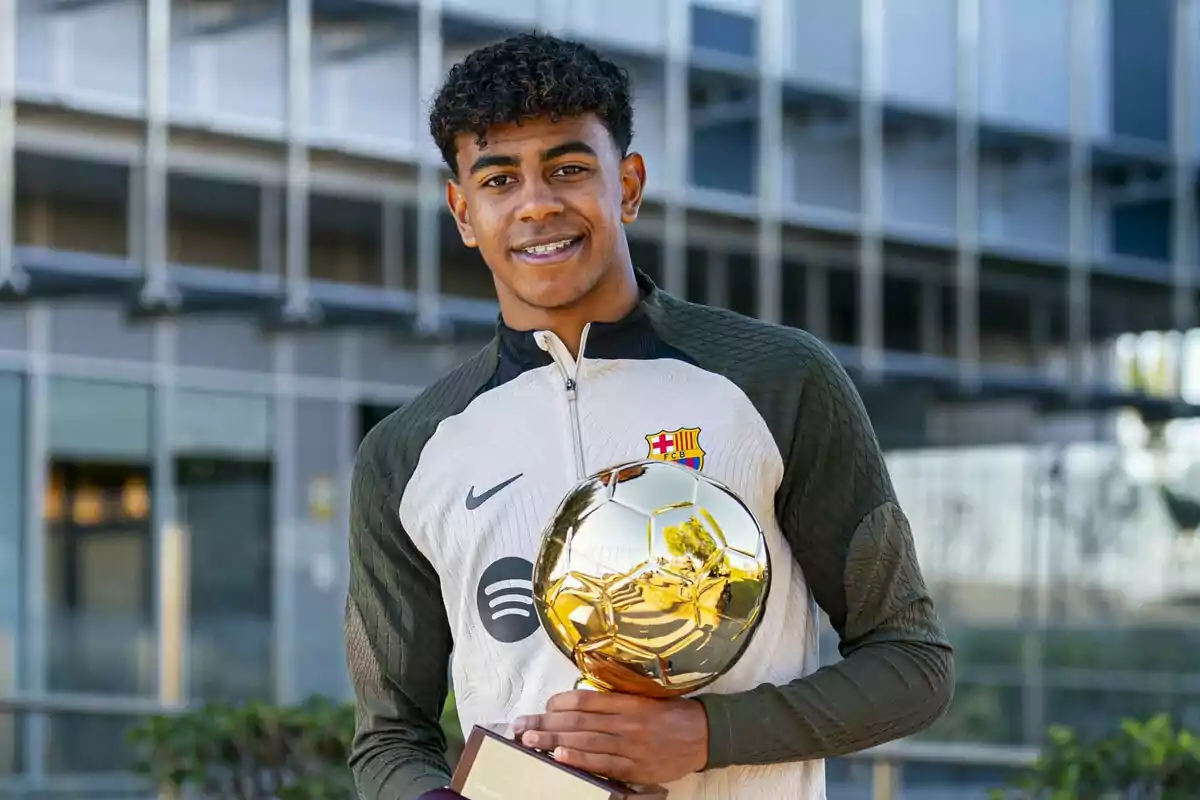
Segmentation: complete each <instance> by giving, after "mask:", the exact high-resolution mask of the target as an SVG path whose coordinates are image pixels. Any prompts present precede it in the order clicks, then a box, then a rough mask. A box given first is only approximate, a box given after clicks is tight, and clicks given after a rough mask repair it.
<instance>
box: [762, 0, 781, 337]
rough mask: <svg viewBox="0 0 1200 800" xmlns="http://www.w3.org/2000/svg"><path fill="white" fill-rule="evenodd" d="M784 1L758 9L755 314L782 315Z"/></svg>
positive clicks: (771, 0)
mask: <svg viewBox="0 0 1200 800" xmlns="http://www.w3.org/2000/svg"><path fill="white" fill-rule="evenodd" d="M786 21H787V6H786V0H762V1H761V2H760V3H759V12H758V43H759V44H758V51H759V52H758V57H759V67H760V68H759V74H758V181H757V183H758V214H759V220H758V280H757V281H756V288H757V294H758V298H757V299H758V302H757V315H758V317H759V318H760V319H764V320H767V321H768V322H779V321H780V320H781V319H782V318H783V230H782V228H783V70H784V58H785V55H786V54H785V52H784V49H785V47H786V36H787V30H786Z"/></svg>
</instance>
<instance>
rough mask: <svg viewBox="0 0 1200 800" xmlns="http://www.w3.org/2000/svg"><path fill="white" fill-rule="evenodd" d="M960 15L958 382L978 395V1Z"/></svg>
mask: <svg viewBox="0 0 1200 800" xmlns="http://www.w3.org/2000/svg"><path fill="white" fill-rule="evenodd" d="M957 17H958V54H957V55H958V58H957V62H958V104H957V105H958V113H957V115H956V119H955V121H956V125H957V135H956V137H955V138H956V146H957V157H956V159H955V161H956V165H955V166H956V169H955V174H956V201H957V217H958V220H957V222H958V225H957V227H958V237H957V238H958V247H957V258H958V262H957V265H956V270H955V272H956V277H957V281H956V283H957V289H958V291H957V296H956V300H957V305H958V309H957V311H958V313H957V317H956V319H957V336H956V339H957V343H958V348H957V356H958V367H959V380H960V382H961V384H962V386H963V388H965V389H967V390H971V391H973V390H975V389H977V388H978V387H979V69H978V65H979V0H958V14H957ZM937 300H938V305H939V306H940V305H941V303H940V300H941V298H940V297H939V298H937ZM939 334H940V331H939Z"/></svg>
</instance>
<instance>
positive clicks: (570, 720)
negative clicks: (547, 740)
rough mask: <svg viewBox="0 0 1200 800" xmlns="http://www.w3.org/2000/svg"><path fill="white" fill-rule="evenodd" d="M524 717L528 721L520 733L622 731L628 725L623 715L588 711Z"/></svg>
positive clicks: (556, 712) (552, 712) (549, 713)
mask: <svg viewBox="0 0 1200 800" xmlns="http://www.w3.org/2000/svg"><path fill="white" fill-rule="evenodd" d="M524 719H527V720H528V722H527V723H526V724H525V726H524V727H522V728H519V730H520V732H521V733H525V732H528V731H538V732H546V733H560V732H566V733H589V732H590V733H623V732H625V731H626V729H627V728H628V727H629V726H628V724H627V718H626V717H624V716H621V715H618V714H593V713H591V712H588V711H551V712H547V713H545V714H538V715H536V716H535V717H530V718H524Z"/></svg>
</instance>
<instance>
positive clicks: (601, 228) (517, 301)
mask: <svg viewBox="0 0 1200 800" xmlns="http://www.w3.org/2000/svg"><path fill="white" fill-rule="evenodd" d="M457 144H458V157H457V162H458V178H457V179H456V180H452V181H450V183H449V185H448V187H447V201H448V203H449V205H450V209H451V211H453V212H454V217H455V220H456V221H457V223H458V229H459V233H460V234H461V235H462V240H463V243H464V244H466V245H467V246H468V247H476V248H478V249H479V252H480V255H482V256H483V260H484V261H485V262H486V263H487V265H488V268H489V269H491V271H492V275H493V277H494V278H495V283H496V293H497V296H498V298H499V300H500V307H501V311H502V313H503V315H504V318H505V321H506V322H507V323H508V324H509V325H510V326H513V327H516V328H520V329H530V328H534V327H550V328H554V327H556V326H555V325H554V323H555V322H556V321H558V320H560V319H561V318H562V317H564V316H581V318H583V321H584V322H590V321H598V320H605V321H612V320H615V319H618V318H619V317H620V316H623V315H624V314H625V313H627V312H628V311H629V307H630V306H631V305H632V302H636V292H637V289H636V283H635V281H634V276H633V270H632V265H631V264H630V259H629V245H628V242H627V240H626V238H625V229H624V225H625V224H628V223H631V222H633V221H634V220H635V219H636V218H637V213H638V209H639V207H640V206H641V202H642V190H643V187H644V185H645V179H646V173H645V166H644V165H643V162H642V158H641V156H639V155H637V154H636V153H633V154H630V155H628V156H625V157H624V158H622V156H621V153H620V151H619V150H618V149H617V146H616V144H615V143H614V142H613V138H612V136H611V135H610V134H609V132H608V129H607V128H606V127H605V126H604V124H603V123H602V122H601V121H600V120H599V119H598V118H597V117H596V116H595V115H591V114H589V115H585V116H582V117H577V118H567V119H561V120H558V121H552V120H550V119H548V118H538V119H534V120H530V121H528V122H525V123H523V124H521V125H502V126H497V127H495V128H493V129H491V130H489V131H488V134H487V139H486V142H485V144H484V145H483V146H482V147H481V146H480V145H479V143H478V141H477V139H476V137H475V136H474V135H472V134H463V135H461V136H459V137H458V141H457ZM631 291H632V297H631V296H630V292H631ZM618 306H619V308H618Z"/></svg>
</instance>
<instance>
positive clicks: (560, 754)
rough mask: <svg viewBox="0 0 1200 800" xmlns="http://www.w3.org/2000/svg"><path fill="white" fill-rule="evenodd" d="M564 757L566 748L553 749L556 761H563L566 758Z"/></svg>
mask: <svg viewBox="0 0 1200 800" xmlns="http://www.w3.org/2000/svg"><path fill="white" fill-rule="evenodd" d="M566 757H567V751H566V748H563V747H556V748H554V758H555V759H556V760H558V759H563V758H566Z"/></svg>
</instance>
